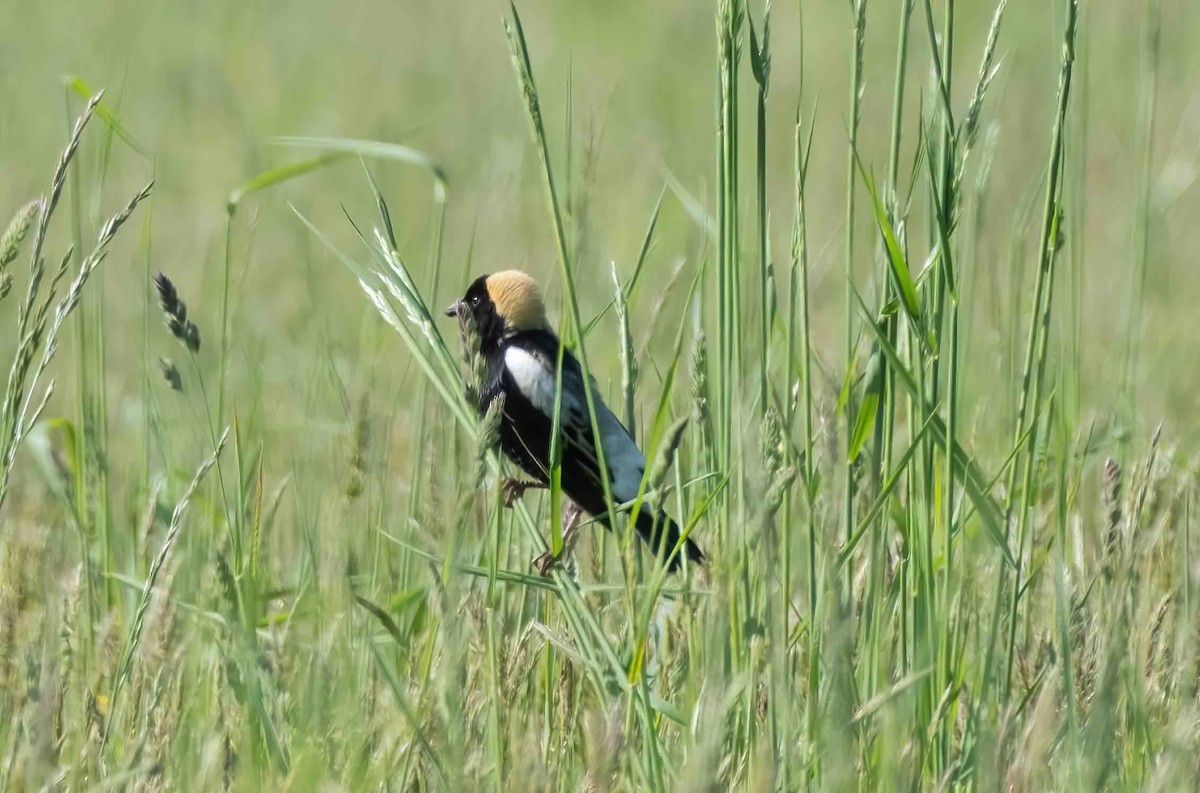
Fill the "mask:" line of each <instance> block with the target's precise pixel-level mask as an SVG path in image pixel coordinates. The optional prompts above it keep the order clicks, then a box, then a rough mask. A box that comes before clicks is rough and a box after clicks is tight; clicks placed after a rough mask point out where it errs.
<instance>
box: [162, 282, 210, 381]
mask: <svg viewBox="0 0 1200 793" xmlns="http://www.w3.org/2000/svg"><path fill="white" fill-rule="evenodd" d="M154 287H155V289H157V290H158V304H159V306H160V307H161V308H162V311H163V320H164V321H165V322H166V324H167V330H169V331H171V335H172V336H174V337H175V338H176V339H178V340H179V341H180V343H182V344H183V346H184V347H187V349H188V351H189V352H192V353H196V352H199V351H200V329H199V328H198V327H196V323H195V322H192V321H191V320H189V319H188V314H187V304H186V303H184V302H183V300H182V299H181V298H180V297H179V292H178V291H177V290H176V289H175V284H174V283H172V282H171V279H170V278H168V277H167V276H166V275H164V274H163V273H159V274H158V275H156V276H155V277H154ZM176 390H178V389H176Z"/></svg>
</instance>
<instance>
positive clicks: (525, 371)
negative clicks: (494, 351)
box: [504, 347, 565, 416]
mask: <svg viewBox="0 0 1200 793" xmlns="http://www.w3.org/2000/svg"><path fill="white" fill-rule="evenodd" d="M504 365H505V366H506V367H508V371H509V373H510V374H511V375H512V378H513V382H514V383H516V385H517V388H518V389H519V390H520V392H521V393H522V394H524V395H525V398H526V399H528V400H529V402H530V404H532V405H533V406H534V407H535V408H537V409H538V410H540V411H542V412H543V413H545V414H546V415H547V416H553V415H554V371H553V370H551V369H547V368H546V366H545V364H543V363H542V361H541V359H540V358H538V357H537V356H535V355H533V354H531V353H529V352H527V351H526V350H523V349H521V348H520V347H509V348H508V349H507V350H505V351H504ZM564 401H565V400H564Z"/></svg>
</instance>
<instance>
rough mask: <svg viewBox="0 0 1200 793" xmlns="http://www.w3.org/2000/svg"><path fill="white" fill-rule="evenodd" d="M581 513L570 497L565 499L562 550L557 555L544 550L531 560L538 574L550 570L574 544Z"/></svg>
mask: <svg viewBox="0 0 1200 793" xmlns="http://www.w3.org/2000/svg"><path fill="white" fill-rule="evenodd" d="M582 515H583V510H581V509H580V508H579V505H578V504H576V503H575V502H574V501H571V500H570V499H567V500H566V503H565V504H564V505H563V515H562V526H563V533H562V541H563V547H562V551H561V552H559V553H558V554H557V555H555V553H554V552H553V551H546V552H545V553H544V554H542V555H541V556H539V557H538V558H536V559H534V560H533V566H534V568H535V569H536V570H537V572H538V575H540V576H543V577H544V576H545V575H546V574H547V573H549V572H550V568H551V567H553V566H554V565H555V564H557V563H558V562H559V561H561V560H562V558H563V557H564V556H566V555H567V552H568V551H570V550H571V549H572V548H574V546H575V535H576V534H577V533H578V531H579V518H580V517H581V516H582Z"/></svg>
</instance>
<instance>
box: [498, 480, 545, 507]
mask: <svg viewBox="0 0 1200 793" xmlns="http://www.w3.org/2000/svg"><path fill="white" fill-rule="evenodd" d="M500 486H501V488H502V489H503V490H504V508H505V509H512V505H513V504H515V503H517V499H519V498H520V497H521V496H523V495H525V491H526V490H528V489H529V488H531V487H535V488H536V487H545V485H543V484H541V483H540V482H534V481H532V480H529V479H513V478H512V477H507V478H505V480H504V481H503V482H502V483H501V485H500Z"/></svg>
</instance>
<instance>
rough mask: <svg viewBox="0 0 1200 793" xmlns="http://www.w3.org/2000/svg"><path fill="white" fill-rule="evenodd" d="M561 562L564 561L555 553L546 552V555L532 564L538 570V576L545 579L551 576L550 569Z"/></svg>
mask: <svg viewBox="0 0 1200 793" xmlns="http://www.w3.org/2000/svg"><path fill="white" fill-rule="evenodd" d="M560 561H562V557H561V556H559V555H558V554H556V553H554V551H546V552H545V553H544V554H542V555H541V556H539V557H537V558H536V559H534V560H533V561H532V562H530V564H531V565H533V569H534V570H537V574H538V575H540V576H541V577H542V578H545V577H546V576H548V575H550V569H551V568H552V567H554V565H556V564H558V563H559V562H560Z"/></svg>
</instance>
